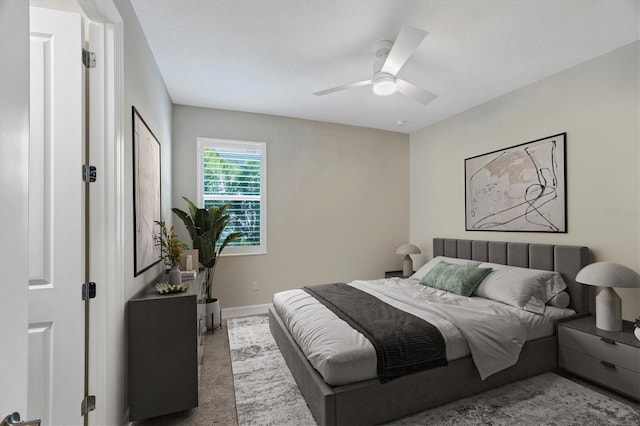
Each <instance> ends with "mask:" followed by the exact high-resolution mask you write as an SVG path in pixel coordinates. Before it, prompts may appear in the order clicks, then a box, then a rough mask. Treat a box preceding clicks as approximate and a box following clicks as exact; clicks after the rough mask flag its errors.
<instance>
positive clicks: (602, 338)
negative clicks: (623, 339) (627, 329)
mask: <svg viewBox="0 0 640 426" xmlns="http://www.w3.org/2000/svg"><path fill="white" fill-rule="evenodd" d="M600 340H602V341H603V342H605V343H608V344H610V345H615V344H616V341H615V340H613V339H609V338H608V337H601V338H600Z"/></svg>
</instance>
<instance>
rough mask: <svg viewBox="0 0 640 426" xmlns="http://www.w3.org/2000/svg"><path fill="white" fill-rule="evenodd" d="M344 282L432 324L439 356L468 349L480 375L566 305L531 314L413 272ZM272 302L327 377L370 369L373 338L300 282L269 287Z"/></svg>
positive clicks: (337, 379) (547, 326)
mask: <svg viewBox="0 0 640 426" xmlns="http://www.w3.org/2000/svg"><path fill="white" fill-rule="evenodd" d="M349 284H350V285H352V286H354V287H356V288H358V289H360V290H362V291H366V292H367V293H369V294H372V295H374V296H376V297H378V298H379V299H381V300H383V301H385V302H387V303H389V304H390V305H392V306H395V307H396V308H399V309H402V310H404V311H407V312H409V313H411V314H413V315H415V316H417V317H419V318H422V319H424V320H426V321H429V322H430V323H431V324H433V325H435V326H436V327H437V328H438V329H439V330H440V332H441V333H442V336H443V337H444V340H445V343H446V347H447V360H449V361H451V360H454V359H458V358H462V357H465V356H467V355H469V354H471V356H472V358H473V361H474V363H475V364H476V367H477V368H478V371H479V373H480V376H481V377H482V379H485V378H486V377H488V376H490V375H491V374H493V373H495V372H497V371H500V370H502V369H504V368H507V367H509V366H511V365H513V364H515V363H516V361H517V360H518V355H519V353H520V349H521V348H522V345H523V344H524V343H525V342H526V341H528V340H535V339H538V338H541V337H545V336H551V335H553V334H554V324H555V321H556V320H557V319H560V318H563V317H566V316H569V315H572V314H573V313H574V311H573V310H571V309H561V308H555V307H552V306H547V307H546V309H545V313H544V315H537V314H533V313H530V312H527V311H523V310H520V309H517V308H514V307H511V306H508V305H505V304H502V303H499V302H494V301H492V300H488V299H483V298H481V297H463V296H458V295H455V294H452V293H448V292H445V291H440V290H436V289H433V288H429V287H425V286H423V285H420V284H418V281H417V280H415V279H400V278H390V279H382V280H373V281H354V282H352V283H349ZM273 304H274V308H275V310H276V311H277V312H278V314H279V315H280V318H282V320H283V321H284V323H285V325H286V326H287V328H288V329H289V331H290V332H291V335H292V336H293V338H294V339H295V340H296V342H297V343H298V346H299V347H300V348H301V349H302V351H303V352H304V354H305V356H306V357H307V359H309V361H310V362H311V365H313V366H314V368H315V369H316V370H317V371H318V372H319V373H320V374H321V375H322V377H323V378H324V380H325V382H327V383H328V384H329V385H332V386H339V385H345V384H349V383H355V382H359V381H363V380H369V379H373V378H376V377H377V372H376V370H377V368H376V366H377V358H376V352H375V349H374V347H373V345H372V344H371V343H370V342H369V340H367V338H366V337H364V336H363V335H362V334H360V333H359V332H358V331H356V330H354V329H353V328H352V327H351V326H349V325H348V324H347V323H346V322H344V321H343V320H341V319H340V318H338V317H337V316H336V315H335V314H334V313H333V312H331V311H330V310H329V309H327V308H325V306H324V305H322V304H321V303H320V302H318V301H317V300H316V299H315V298H314V297H312V296H310V295H309V294H308V293H306V292H305V291H304V290H301V289H296V290H288V291H283V292H280V293H276V294H275V295H274V297H273Z"/></svg>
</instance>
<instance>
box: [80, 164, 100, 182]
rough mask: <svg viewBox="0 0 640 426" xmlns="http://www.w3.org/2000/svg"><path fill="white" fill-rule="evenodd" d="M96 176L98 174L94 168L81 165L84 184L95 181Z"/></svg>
mask: <svg viewBox="0 0 640 426" xmlns="http://www.w3.org/2000/svg"><path fill="white" fill-rule="evenodd" d="M97 176H98V172H97V171H96V168H95V167H94V166H88V165H86V164H83V165H82V180H83V181H85V182H86V183H91V182H95V181H96V177H97Z"/></svg>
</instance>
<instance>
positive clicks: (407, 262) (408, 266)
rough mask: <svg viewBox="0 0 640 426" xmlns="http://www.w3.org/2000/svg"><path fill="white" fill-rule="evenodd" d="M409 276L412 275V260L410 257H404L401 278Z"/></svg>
mask: <svg viewBox="0 0 640 426" xmlns="http://www.w3.org/2000/svg"><path fill="white" fill-rule="evenodd" d="M411 275H413V260H411V256H409V255H406V256H405V257H404V260H403V261H402V276H403V277H405V278H406V277H408V276H411Z"/></svg>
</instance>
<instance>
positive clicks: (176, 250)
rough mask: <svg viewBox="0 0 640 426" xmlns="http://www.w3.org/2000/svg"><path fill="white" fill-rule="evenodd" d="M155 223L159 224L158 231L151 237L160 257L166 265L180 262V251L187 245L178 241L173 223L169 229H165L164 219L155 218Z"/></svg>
mask: <svg viewBox="0 0 640 426" xmlns="http://www.w3.org/2000/svg"><path fill="white" fill-rule="evenodd" d="M155 223H156V224H157V225H158V226H160V232H159V233H158V234H157V235H156V236H155V237H154V238H153V240H154V243H155V245H156V247H160V259H162V260H163V261H164V263H165V265H168V266H174V265H178V264H180V259H181V257H182V251H183V250H185V249H186V248H187V245H186V244H185V243H183V242H182V241H180V239H179V238H178V236H177V235H176V233H175V231H174V229H173V225H172V226H171V229H170V230H167V225H166V223H165V222H164V220H156V221H155Z"/></svg>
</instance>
